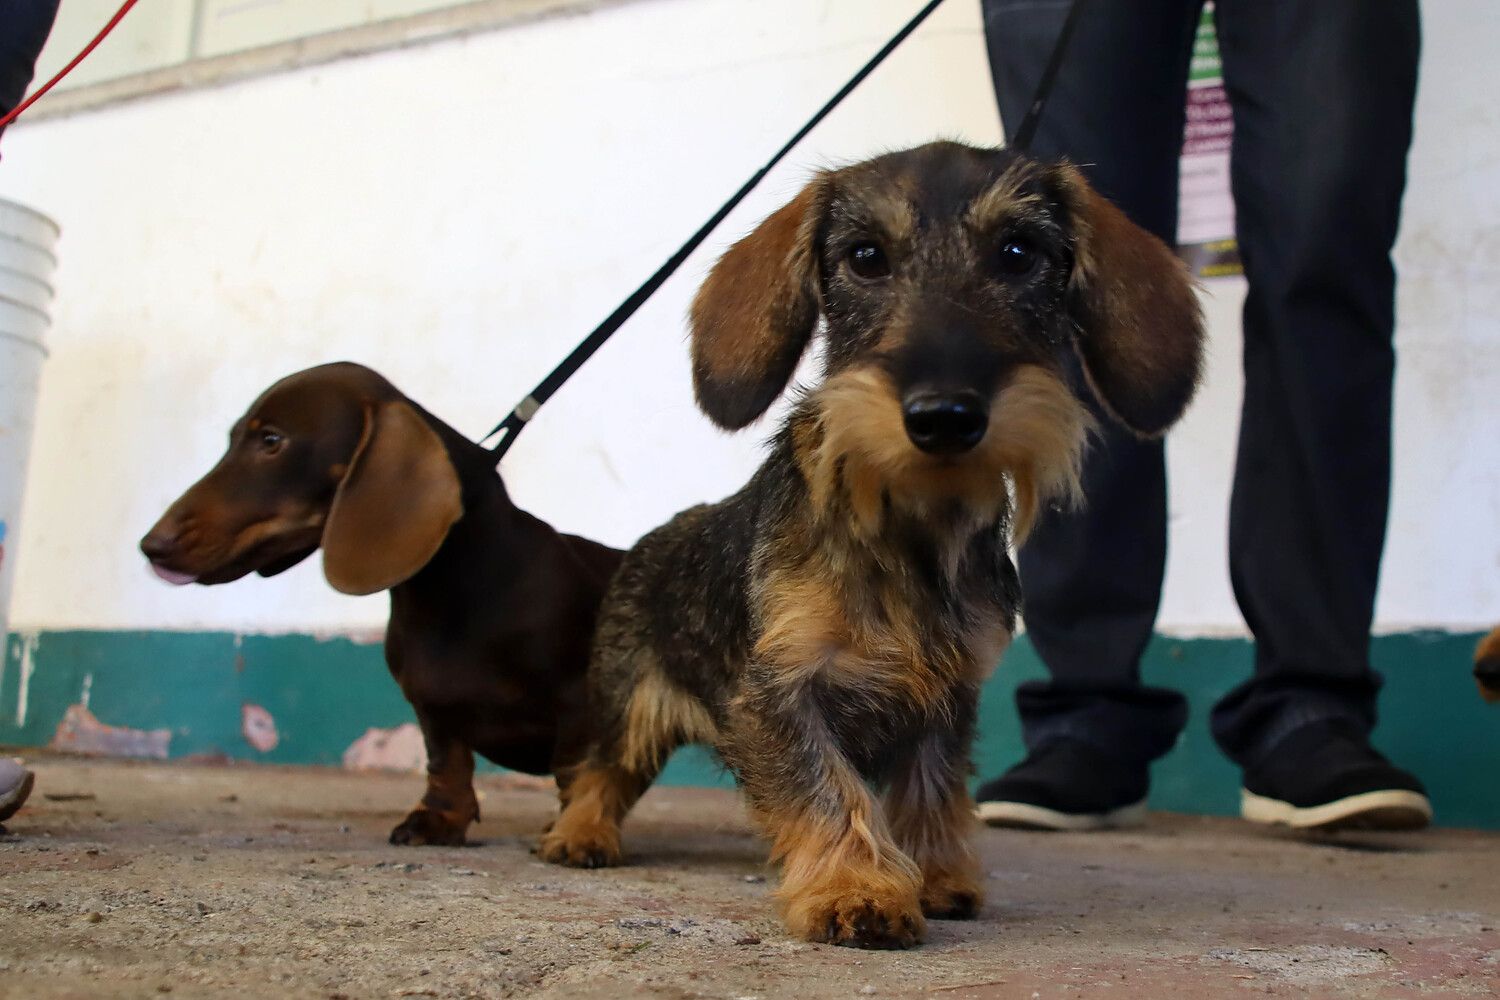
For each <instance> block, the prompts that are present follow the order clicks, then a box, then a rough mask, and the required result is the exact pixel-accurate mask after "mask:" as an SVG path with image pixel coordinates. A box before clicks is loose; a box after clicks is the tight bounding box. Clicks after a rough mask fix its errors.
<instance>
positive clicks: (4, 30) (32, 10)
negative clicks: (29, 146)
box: [0, 0, 59, 133]
mask: <svg viewBox="0 0 1500 1000" xmlns="http://www.w3.org/2000/svg"><path fill="white" fill-rule="evenodd" d="M58 3H59V0H5V2H4V3H0V117H3V116H5V115H6V114H9V113H10V110H11V109H12V108H14V107H15V106H16V105H17V104H20V103H21V98H23V97H25V96H26V85H27V84H29V83H30V82H31V75H32V73H33V72H35V70H36V57H37V54H38V53H40V52H41V51H42V45H43V44H44V43H45V42H46V41H47V35H48V34H50V33H51V31H52V22H53V21H54V20H55V19H56V18H57V5H58ZM4 131H5V130H4V129H0V133H4Z"/></svg>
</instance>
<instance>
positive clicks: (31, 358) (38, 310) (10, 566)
mask: <svg viewBox="0 0 1500 1000" xmlns="http://www.w3.org/2000/svg"><path fill="white" fill-rule="evenodd" d="M57 237H58V228H57V223H55V222H53V221H52V220H51V219H49V218H47V217H46V216H45V215H42V214H41V213H40V212H35V211H32V210H31V209H29V208H26V207H25V206H23V205H17V204H16V203H14V202H10V201H6V200H4V199H3V198H0V639H3V638H4V636H5V635H6V633H7V630H8V628H9V622H10V591H11V584H12V582H13V581H14V580H15V574H16V542H17V535H18V533H19V528H20V521H21V496H22V494H23V493H24V492H25V486H26V461H27V459H28V457H29V456H30V453H31V429H32V423H33V421H34V420H35V417H36V397H37V388H38V384H39V383H40V381H41V375H42V362H43V361H45V360H46V359H47V348H46V346H45V345H44V344H43V338H44V337H45V336H46V334H47V328H48V327H49V326H51V319H50V313H49V310H50V308H51V305H52V270H53V268H54V267H55V266H56V262H57V258H56V257H55V256H54V254H53V251H54V248H55V247H56V246H57Z"/></svg>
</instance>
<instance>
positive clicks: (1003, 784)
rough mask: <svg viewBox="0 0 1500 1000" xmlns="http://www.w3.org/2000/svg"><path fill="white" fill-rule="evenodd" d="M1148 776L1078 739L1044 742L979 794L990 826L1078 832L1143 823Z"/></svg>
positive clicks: (1141, 767) (979, 810)
mask: <svg viewBox="0 0 1500 1000" xmlns="http://www.w3.org/2000/svg"><path fill="white" fill-rule="evenodd" d="M1148 782H1149V775H1148V772H1147V769H1146V766H1145V765H1144V764H1141V765H1136V766H1132V765H1130V764H1127V763H1124V762H1122V761H1120V760H1118V759H1117V758H1114V757H1111V756H1110V755H1108V754H1106V753H1105V752H1104V751H1102V750H1100V749H1098V748H1096V747H1093V746H1091V745H1090V744H1087V743H1083V742H1081V741H1078V740H1066V739H1059V740H1053V741H1051V742H1048V743H1044V744H1043V745H1042V746H1040V747H1038V748H1037V749H1035V750H1033V751H1032V752H1031V753H1030V754H1029V755H1027V757H1026V759H1025V760H1023V761H1021V763H1019V764H1017V765H1016V766H1015V767H1013V768H1011V769H1010V770H1009V771H1006V772H1005V773H1004V774H1002V775H1001V776H1000V777H998V778H996V779H994V780H993V781H988V782H985V783H984V784H983V785H981V786H980V787H979V791H978V793H977V794H976V795H975V796H974V798H975V801H976V806H975V810H974V811H975V812H976V813H977V814H978V816H979V818H980V819H982V820H983V821H984V822H985V823H987V824H989V825H990V826H999V827H1009V828H1012V829H1018V830H1057V831H1071V832H1079V831H1085V830H1107V829H1117V828H1120V827H1127V826H1138V825H1140V824H1141V823H1143V822H1144V821H1145V818H1146V788H1147V784H1148Z"/></svg>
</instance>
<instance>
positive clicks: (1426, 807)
mask: <svg viewBox="0 0 1500 1000" xmlns="http://www.w3.org/2000/svg"><path fill="white" fill-rule="evenodd" d="M1240 815H1242V816H1244V817H1245V818H1246V819H1248V820H1250V821H1251V822H1254V823H1275V824H1281V825H1285V826H1290V827H1292V828H1294V829H1298V830H1333V829H1358V830H1417V829H1420V828H1422V827H1424V826H1426V825H1427V824H1428V823H1430V822H1431V821H1432V804H1431V803H1430V802H1428V801H1427V790H1426V789H1425V788H1423V787H1422V783H1421V782H1420V781H1418V780H1417V779H1416V777H1415V776H1413V775H1411V774H1408V773H1407V772H1405V771H1403V770H1401V769H1400V768H1398V767H1396V766H1395V765H1394V764H1392V763H1391V762H1390V761H1388V760H1386V759H1385V758H1384V757H1382V756H1381V755H1380V753H1379V751H1377V750H1376V749H1375V748H1374V747H1372V746H1370V742H1369V740H1368V739H1367V738H1366V737H1365V736H1364V734H1363V733H1361V732H1360V731H1359V730H1358V729H1357V728H1355V727H1354V726H1352V725H1350V724H1349V723H1345V722H1319V723H1314V724H1312V725H1309V726H1304V727H1302V728H1301V729H1298V730H1295V731H1294V732H1293V733H1292V734H1291V735H1290V736H1288V737H1287V738H1286V739H1284V740H1282V741H1281V742H1280V743H1278V744H1277V745H1276V747H1275V749H1273V750H1272V751H1271V753H1270V755H1269V756H1267V758H1266V759H1265V760H1264V761H1262V762H1261V763H1260V764H1258V765H1256V766H1255V767H1252V768H1247V769H1246V770H1245V787H1244V788H1243V789H1241V791H1240Z"/></svg>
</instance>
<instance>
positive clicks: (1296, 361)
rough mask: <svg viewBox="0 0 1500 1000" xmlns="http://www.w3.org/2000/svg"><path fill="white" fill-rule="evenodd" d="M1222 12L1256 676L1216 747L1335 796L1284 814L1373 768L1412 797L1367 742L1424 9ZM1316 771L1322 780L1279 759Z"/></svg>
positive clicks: (1232, 546) (1223, 711)
mask: <svg viewBox="0 0 1500 1000" xmlns="http://www.w3.org/2000/svg"><path fill="white" fill-rule="evenodd" d="M1217 10H1218V13H1217V18H1218V27H1219V43H1220V48H1221V51H1222V53H1223V59H1224V73H1225V83H1226V86H1227V88H1228V91H1229V96H1230V100H1231V102H1232V105H1233V108H1234V130H1235V131H1234V150H1233V161H1232V167H1231V176H1232V183H1233V188H1234V196H1235V204H1236V210H1237V215H1238V225H1237V228H1238V237H1239V244H1240V253H1241V256H1242V258H1243V260H1244V265H1245V275H1246V278H1247V280H1248V283H1249V292H1248V295H1247V298H1246V301H1245V310H1244V335H1245V357H1244V369H1245V397H1244V404H1243V413H1242V416H1241V424H1240V439H1239V456H1238V461H1237V465H1236V471H1235V481H1234V493H1233V497H1232V500H1231V504H1230V542H1229V556H1230V573H1231V578H1232V581H1233V584H1234V591H1235V596H1236V598H1237V600H1238V601H1239V605H1240V608H1241V610H1242V611H1243V612H1244V615H1245V620H1246V622H1247V624H1248V625H1249V626H1250V630H1251V632H1252V633H1254V635H1255V639H1256V663H1255V674H1254V677H1253V678H1252V679H1251V680H1250V681H1249V682H1247V683H1246V684H1244V685H1242V686H1240V687H1238V688H1237V689H1235V690H1234V691H1232V692H1231V693H1230V694H1229V695H1228V696H1227V697H1225V698H1224V700H1223V701H1221V702H1220V703H1219V705H1218V706H1217V707H1216V708H1215V710H1214V713H1213V719H1212V726H1213V732H1214V736H1215V738H1216V739H1217V740H1218V742H1219V745H1220V746H1221V747H1222V748H1223V750H1224V751H1225V753H1226V754H1228V755H1229V756H1230V757H1231V758H1232V759H1233V760H1235V761H1236V762H1237V763H1239V764H1240V765H1241V766H1242V767H1244V768H1245V769H1246V779H1247V787H1249V786H1250V785H1251V784H1254V783H1255V780H1256V777H1257V776H1259V780H1260V781H1261V782H1262V783H1264V782H1266V781H1270V782H1271V783H1272V784H1279V785H1282V786H1284V785H1286V784H1287V782H1288V780H1289V779H1295V780H1294V782H1293V783H1302V784H1306V783H1307V782H1321V783H1323V784H1325V785H1328V788H1327V789H1325V790H1324V791H1323V792H1320V793H1317V794H1313V793H1312V790H1311V789H1302V790H1300V793H1299V790H1297V789H1290V790H1288V794H1287V795H1286V796H1285V797H1284V798H1285V800H1286V802H1290V801H1292V799H1299V798H1307V795H1308V794H1313V797H1314V798H1317V797H1318V796H1319V795H1321V796H1322V797H1323V798H1324V799H1327V798H1328V797H1329V796H1332V797H1334V798H1341V797H1344V795H1343V794H1342V793H1343V792H1347V791H1348V789H1349V788H1352V787H1354V785H1348V787H1345V788H1342V790H1341V788H1340V787H1339V783H1338V782H1337V781H1334V782H1333V783H1332V784H1329V778H1328V774H1327V772H1329V771H1330V769H1331V770H1333V771H1338V770H1340V769H1342V770H1347V769H1348V767H1349V766H1351V762H1354V763H1357V761H1358V759H1360V758H1361V756H1363V759H1364V760H1365V765H1363V772H1367V773H1365V775H1364V779H1361V780H1363V781H1365V783H1368V781H1369V780H1375V781H1376V782H1377V784H1378V783H1379V782H1380V781H1384V782H1385V783H1386V784H1391V783H1393V782H1394V783H1395V785H1403V786H1405V785H1413V784H1414V782H1413V781H1411V780H1410V776H1407V775H1403V774H1402V772H1399V771H1396V769H1394V768H1391V767H1390V766H1389V764H1386V763H1384V761H1383V758H1378V756H1376V755H1374V752H1373V751H1370V750H1368V744H1367V739H1368V734H1369V732H1370V730H1371V728H1372V727H1373V725H1374V722H1375V694H1376V691H1377V690H1378V688H1379V685H1380V679H1379V677H1378V676H1377V675H1376V674H1375V673H1374V671H1373V670H1371V668H1370V662H1369V644H1370V624H1371V619H1372V616H1373V612H1374V602H1375V588H1376V582H1377V578H1378V574H1379V568H1380V555H1381V549H1382V546H1383V544H1384V540H1385V524H1386V509H1387V502H1388V497H1389V492H1390V447H1391V388H1392V378H1393V374H1394V365H1395V354H1394V350H1393V347H1392V336H1393V326H1394V297H1395V272H1394V269H1393V267H1392V265H1391V260H1390V250H1391V246H1392V243H1393V242H1394V241H1395V237H1396V228H1397V224H1398V221H1399V217H1400V208H1401V194H1402V189H1403V187H1404V185H1405V179H1406V153H1407V148H1408V146H1409V144H1410V141H1411V124H1412V103H1413V97H1414V93H1415V89H1416V74H1417V57H1418V50H1419V47H1420V28H1419V21H1418V13H1417V4H1416V0H1318V2H1317V3H1305V2H1300V0H1297V2H1293V0H1221V2H1220V3H1219V5H1218V8H1217ZM1310 727H1315V728H1310ZM1330 734H1337V735H1330ZM1329 740H1333V741H1334V742H1337V743H1344V744H1349V746H1348V747H1346V748H1345V750H1344V751H1340V753H1339V754H1335V755H1334V756H1335V757H1338V758H1339V759H1340V760H1344V758H1348V759H1347V760H1345V761H1344V763H1343V764H1338V763H1336V762H1335V761H1334V759H1333V758H1330V757H1328V756H1327V754H1326V753H1323V752H1322V751H1320V750H1319V749H1318V747H1319V746H1321V744H1323V743H1327V742H1328V741H1329ZM1292 750H1295V751H1296V752H1295V753H1292V752H1291V751H1292ZM1351 754H1353V756H1350V755H1351ZM1309 755H1315V756H1319V758H1320V760H1322V762H1323V763H1322V765H1321V766H1320V767H1319V768H1316V769H1309V767H1308V766H1307V764H1308V763H1309V762H1308V761H1306V760H1301V761H1295V760H1282V761H1280V762H1279V763H1278V762H1276V761H1273V760H1272V759H1271V758H1272V757H1273V756H1281V757H1300V758H1306V757H1308V756H1309ZM1381 767H1383V768H1384V769H1385V771H1386V772H1388V773H1387V774H1385V775H1384V776H1383V777H1382V776H1381V775H1380V774H1378V773H1377V772H1379V771H1380V769H1381ZM1277 775H1279V777H1278V776H1277ZM1345 784H1346V785H1347V782H1346V783H1345ZM1354 784H1355V785H1359V784H1360V782H1358V781H1356V782H1355V783H1354ZM1361 787H1362V786H1361ZM1393 787H1394V786H1393ZM1404 790H1406V791H1409V792H1413V793H1415V792H1419V791H1420V785H1415V788H1405V789H1404ZM1277 794H1278V795H1279V793H1277ZM1418 797H1419V796H1418ZM1283 804H1285V803H1283ZM1312 804H1316V803H1312ZM1413 808H1415V806H1413ZM1421 808H1423V809H1425V808H1426V807H1425V799H1424V800H1423V801H1422V804H1421ZM1249 811H1250V810H1249V809H1248V808H1247V815H1248V814H1249ZM1330 815H1331V814H1330ZM1261 818H1269V817H1267V816H1262V817H1261ZM1304 818H1305V817H1304ZM1412 818H1415V817H1412Z"/></svg>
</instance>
